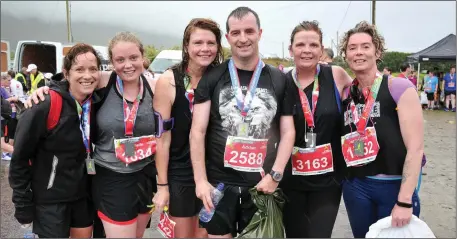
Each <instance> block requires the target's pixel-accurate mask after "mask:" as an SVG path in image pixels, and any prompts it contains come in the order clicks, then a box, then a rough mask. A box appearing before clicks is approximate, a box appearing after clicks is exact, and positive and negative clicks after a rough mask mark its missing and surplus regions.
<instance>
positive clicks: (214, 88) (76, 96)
mask: <svg viewBox="0 0 457 239" xmlns="http://www.w3.org/2000/svg"><path fill="white" fill-rule="evenodd" d="M322 34H323V33H322V31H321V29H320V28H319V25H318V23H317V22H316V21H304V22H302V23H300V24H298V25H297V26H296V27H295V28H294V30H293V31H292V33H291V36H290V46H289V52H290V55H291V57H293V60H294V63H295V68H294V69H293V70H292V71H290V72H288V73H287V74H284V73H282V72H281V71H279V70H278V69H277V68H275V67H272V66H270V65H268V64H265V63H263V62H262V60H261V59H260V57H259V41H260V39H261V36H262V28H261V24H260V19H259V16H258V15H257V13H256V12H255V11H253V10H252V9H250V8H247V7H239V8H236V9H235V10H233V11H232V12H231V13H230V15H229V16H228V18H227V22H226V35H225V37H226V39H227V41H228V43H229V44H230V47H231V54H232V56H231V58H230V59H229V60H226V61H223V59H224V58H223V51H222V45H221V39H222V35H223V33H222V30H221V29H220V28H219V26H218V24H217V23H216V22H214V21H212V20H210V19H206V18H195V19H193V20H191V21H190V23H189V24H188V26H187V27H186V29H185V31H184V34H183V42H182V49H183V60H182V62H181V63H179V64H178V65H176V66H173V67H171V68H170V69H169V70H167V71H166V72H165V73H164V74H163V75H161V76H160V78H159V79H158V80H157V81H156V82H155V81H154V80H153V79H152V77H150V75H147V76H145V75H144V74H143V72H144V71H145V70H146V69H145V68H144V66H143V54H144V48H143V44H142V43H141V41H140V40H139V39H138V38H136V37H135V36H134V35H132V34H131V33H128V32H122V33H119V34H117V35H116V36H115V37H114V38H113V39H112V40H111V41H110V44H109V57H110V60H111V62H112V65H113V71H112V72H100V71H99V70H98V69H99V66H100V58H99V57H98V56H97V53H96V51H95V50H94V49H93V48H92V47H91V46H90V45H87V44H83V43H79V44H76V45H75V46H73V47H72V48H71V49H70V51H69V52H68V54H67V55H66V56H65V59H64V64H63V65H64V66H63V69H62V73H60V74H56V75H55V76H54V77H53V80H52V81H51V84H50V86H49V87H42V88H39V89H38V90H37V91H36V92H34V94H33V95H32V97H31V98H32V99H33V101H34V102H33V103H31V100H29V106H31V107H30V109H28V110H26V111H25V112H24V113H23V115H22V118H21V120H20V121H19V123H18V126H17V131H16V142H15V146H14V147H15V150H14V153H13V157H12V160H11V164H10V172H9V182H10V185H11V187H12V189H13V202H14V205H15V214H14V215H15V217H16V219H17V220H18V221H19V223H21V224H30V223H32V222H33V231H34V233H36V234H37V235H38V236H39V237H69V236H70V237H84V238H88V237H91V236H92V230H93V227H92V225H93V222H94V216H95V215H94V213H93V211H94V210H96V211H97V214H96V216H97V217H98V218H100V219H101V221H102V224H103V229H104V231H105V233H106V237H109V238H111V237H119V238H133V237H138V238H140V237H143V234H144V232H145V229H146V226H147V224H148V221H149V219H150V214H149V211H150V208H148V206H149V205H150V204H151V203H153V204H154V205H155V207H156V208H157V209H158V210H163V208H164V207H165V206H168V207H169V214H170V216H171V219H172V220H173V221H175V222H176V226H175V234H174V235H175V237H179V238H184V237H186V238H190V237H207V236H208V237H210V238H213V237H218V238H220V237H224V238H230V237H235V236H236V235H237V233H240V232H241V231H242V230H243V229H244V228H245V227H246V226H247V225H248V223H249V222H250V220H251V218H252V216H253V215H254V213H255V212H256V211H257V208H256V206H255V204H254V202H253V200H252V199H251V196H250V194H249V189H251V188H253V187H255V188H256V189H257V190H258V191H261V192H263V193H266V194H271V193H273V192H275V190H277V189H278V188H280V189H282V190H283V192H284V194H285V195H286V197H287V201H286V204H285V207H284V209H283V210H284V212H283V222H284V226H285V233H286V236H287V237H327V238H329V237H331V234H332V230H333V226H334V224H335V219H336V216H337V213H338V208H339V205H340V200H341V195H343V198H344V202H345V204H346V209H347V212H348V217H349V221H350V224H351V228H352V231H353V234H354V236H355V237H364V236H365V234H366V233H367V231H368V228H369V226H370V225H371V224H373V223H375V222H376V221H377V220H378V219H381V218H384V217H386V216H390V215H391V216H392V226H396V227H401V226H404V225H406V224H408V222H409V220H410V219H411V217H412V214H414V215H416V216H418V215H419V211H420V203H419V199H418V196H417V193H416V185H417V182H418V178H419V174H420V169H421V159H422V156H423V127H422V124H423V122H422V110H421V106H420V102H419V99H418V97H417V92H416V89H415V87H414V86H413V85H412V84H411V82H410V81H408V80H407V79H404V78H395V77H387V76H383V75H382V74H381V73H380V72H379V71H378V69H377V66H376V63H377V61H379V60H381V59H382V56H383V53H384V51H385V43H384V39H383V37H382V36H381V35H380V34H379V33H378V31H377V30H376V28H375V27H374V26H373V25H370V24H368V23H367V22H361V23H359V24H357V25H356V26H355V27H354V28H352V29H351V30H349V31H348V32H346V33H345V35H344V37H343V39H342V43H341V49H340V52H341V55H343V56H344V57H345V60H346V61H347V63H348V65H349V67H350V69H351V70H352V72H354V74H355V79H354V80H352V79H351V77H349V75H348V74H347V73H346V71H345V70H344V69H342V68H341V67H339V66H334V65H326V64H322V63H320V61H319V59H320V58H321V56H322V54H323V49H324V48H323V44H322ZM56 99H57V100H56ZM56 108H57V109H61V110H60V112H57V113H56V110H55V109H56ZM56 115H57V117H56ZM59 117H60V118H59ZM91 145H93V147H92V146H91ZM218 183H224V184H225V188H224V197H223V198H222V199H221V201H220V202H219V203H218V204H217V206H216V207H215V205H214V204H213V201H212V198H211V192H212V191H213V189H214V187H215V185H216V184H218ZM153 195H154V196H153ZM202 207H204V208H205V209H206V210H211V209H214V208H215V213H214V216H213V217H212V219H211V220H210V221H209V222H207V223H200V222H199V220H198V216H197V215H198V212H199V211H200V209H201V208H202Z"/></svg>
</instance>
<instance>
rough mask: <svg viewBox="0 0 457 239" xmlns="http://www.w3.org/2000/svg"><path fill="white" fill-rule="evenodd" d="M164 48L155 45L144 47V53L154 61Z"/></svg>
mask: <svg viewBox="0 0 457 239" xmlns="http://www.w3.org/2000/svg"><path fill="white" fill-rule="evenodd" d="M161 50H162V49H157V48H156V47H155V46H153V45H147V46H146V47H144V55H145V56H146V57H147V58H148V59H149V60H150V61H151V62H152V61H153V60H154V59H155V58H156V56H157V55H158V54H159V52H160V51H161Z"/></svg>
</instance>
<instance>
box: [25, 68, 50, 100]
mask: <svg viewBox="0 0 457 239" xmlns="http://www.w3.org/2000/svg"><path fill="white" fill-rule="evenodd" d="M27 72H28V73H29V74H30V75H29V78H30V85H31V87H30V89H29V92H28V93H29V94H31V93H33V92H34V91H35V90H36V89H38V88H39V87H42V86H45V85H46V84H45V83H46V82H45V80H44V76H43V73H41V72H39V71H38V67H37V66H36V65H35V64H30V65H29V66H28V67H27Z"/></svg>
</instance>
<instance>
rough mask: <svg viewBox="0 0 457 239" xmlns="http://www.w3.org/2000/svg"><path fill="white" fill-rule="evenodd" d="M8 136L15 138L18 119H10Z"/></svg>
mask: <svg viewBox="0 0 457 239" xmlns="http://www.w3.org/2000/svg"><path fill="white" fill-rule="evenodd" d="M7 124H8V138H10V139H14V136H15V135H16V126H17V119H10V120H8V123H7Z"/></svg>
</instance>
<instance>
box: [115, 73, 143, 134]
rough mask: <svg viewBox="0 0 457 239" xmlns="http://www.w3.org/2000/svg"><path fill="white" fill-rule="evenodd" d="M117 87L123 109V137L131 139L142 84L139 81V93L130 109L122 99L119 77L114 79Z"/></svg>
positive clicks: (122, 89) (122, 92)
mask: <svg viewBox="0 0 457 239" xmlns="http://www.w3.org/2000/svg"><path fill="white" fill-rule="evenodd" d="M116 84H117V87H119V92H120V93H121V95H122V102H123V108H124V127H125V136H126V137H132V136H133V128H134V126H135V120H136V115H137V112H138V107H139V105H140V99H141V94H142V92H143V82H142V81H141V79H140V82H139V84H140V91H139V92H138V96H137V97H136V99H135V100H134V101H133V104H132V108H129V105H128V104H127V101H126V100H125V98H124V86H123V83H122V80H121V79H120V78H119V76H118V77H117V79H116Z"/></svg>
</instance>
